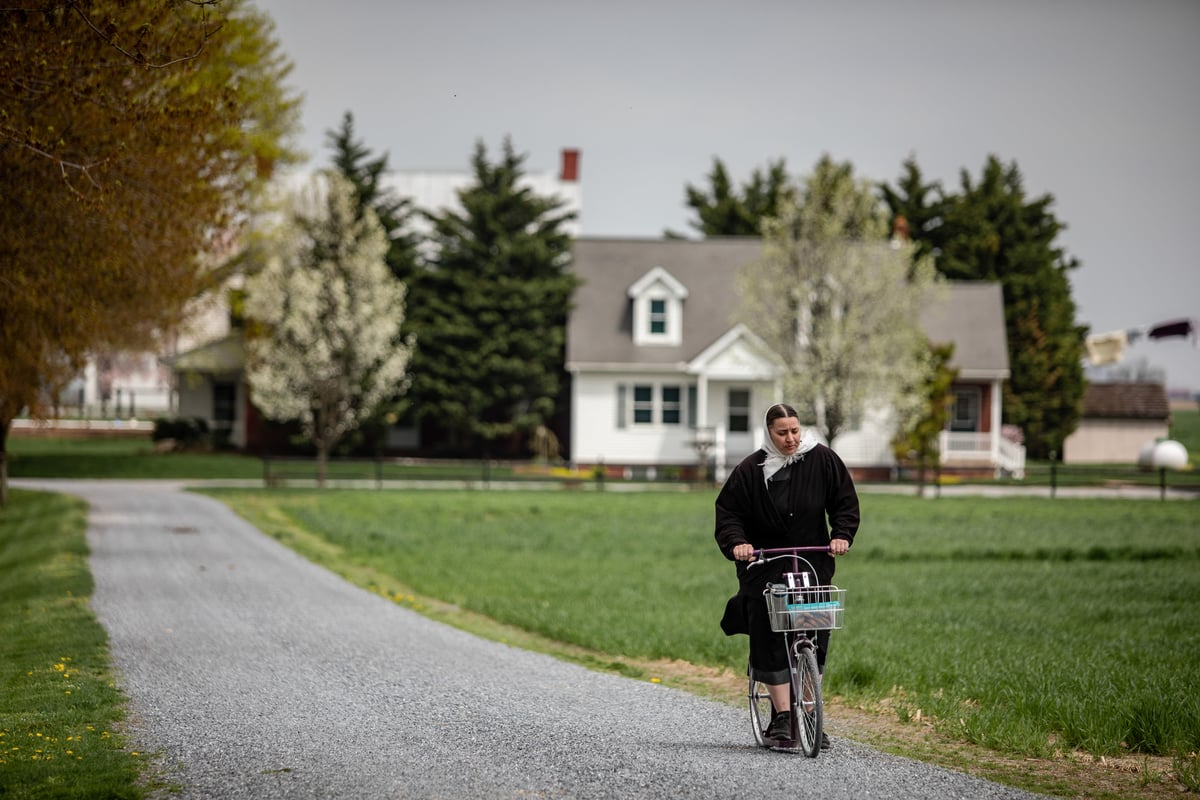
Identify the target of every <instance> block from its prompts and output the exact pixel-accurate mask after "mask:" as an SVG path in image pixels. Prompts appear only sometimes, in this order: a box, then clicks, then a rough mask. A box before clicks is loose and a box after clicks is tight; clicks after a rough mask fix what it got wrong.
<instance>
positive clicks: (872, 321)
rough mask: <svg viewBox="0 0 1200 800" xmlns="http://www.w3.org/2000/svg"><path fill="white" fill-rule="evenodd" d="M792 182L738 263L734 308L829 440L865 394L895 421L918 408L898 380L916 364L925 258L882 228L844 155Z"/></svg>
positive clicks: (912, 379) (928, 271)
mask: <svg viewBox="0 0 1200 800" xmlns="http://www.w3.org/2000/svg"><path fill="white" fill-rule="evenodd" d="M801 188H802V191H801V192H800V199H799V200H798V201H797V200H792V199H788V200H785V202H784V203H783V204H782V206H781V209H780V212H779V215H778V217H775V218H770V219H767V220H766V221H765V222H764V224H763V255H762V258H761V259H760V260H759V261H757V262H755V263H753V264H748V265H746V266H745V267H743V268H742V270H741V271H740V272H739V273H738V289H739V293H740V295H741V306H740V308H739V317H740V318H741V319H742V320H743V321H744V322H745V323H746V324H747V325H748V326H749V327H750V328H751V329H752V330H753V331H755V333H757V334H758V335H759V336H760V337H761V338H762V339H763V340H764V341H765V342H766V343H767V344H768V345H769V346H770V347H771V349H772V350H773V351H774V352H775V353H777V354H779V355H780V356H781V357H782V358H783V359H784V361H785V363H786V365H787V369H786V373H785V374H784V378H783V383H784V392H785V397H786V398H787V399H788V400H789V402H792V403H794V404H795V405H796V406H797V410H798V411H799V412H800V413H801V414H808V415H811V417H812V419H813V421H814V422H815V425H816V427H817V429H818V430H820V431H821V433H822V434H823V435H824V436H825V438H826V440H827V441H829V442H830V443H832V442H833V440H834V438H836V437H837V435H838V434H839V433H841V432H843V431H845V430H846V429H847V428H848V427H849V426H850V421H851V420H852V419H854V418H855V417H856V416H858V415H860V414H862V413H863V411H864V410H865V409H866V405H867V404H868V403H871V402H892V403H893V408H894V409H895V410H896V412H897V416H898V417H899V418H900V420H899V421H900V422H901V424H905V423H906V422H907V418H908V417H910V416H911V415H912V414H913V413H915V412H917V411H919V410H921V409H920V408H919V406H918V404H916V403H915V401H914V400H913V398H912V397H905V396H903V394H902V391H903V387H904V386H911V385H915V384H919V383H920V382H921V377H922V375H923V374H924V370H925V369H926V368H927V365H926V364H925V363H924V361H923V360H922V359H921V358H920V356H919V353H920V352H921V346H922V345H923V344H924V333H923V331H922V330H921V327H920V322H919V320H918V313H919V312H920V310H921V307H922V306H923V305H924V304H925V303H927V302H928V301H929V300H930V297H931V294H930V293H931V292H932V291H933V290H934V286H935V282H936V278H935V275H936V273H935V271H934V268H933V264H932V261H931V260H929V259H923V260H919V261H917V262H916V263H915V264H914V262H913V260H912V247H911V245H909V244H908V243H905V242H889V241H888V240H887V217H886V213H885V211H884V209H883V208H882V207H881V204H880V202H879V200H878V199H877V198H876V196H875V194H874V191H873V189H872V187H871V185H870V184H869V183H868V182H866V181H856V180H855V179H854V177H853V173H852V168H851V166H850V165H849V164H835V163H834V162H832V161H831V160H830V159H829V158H828V157H825V158H823V159H822V160H821V161H819V162H818V163H817V166H816V169H815V170H814V172H813V174H812V175H811V176H810V177H809V178H807V180H806V181H805V183H804V186H803V187H801Z"/></svg>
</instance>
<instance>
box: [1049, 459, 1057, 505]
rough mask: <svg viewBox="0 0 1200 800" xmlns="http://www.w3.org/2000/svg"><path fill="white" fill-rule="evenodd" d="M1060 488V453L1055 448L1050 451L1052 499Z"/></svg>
mask: <svg viewBox="0 0 1200 800" xmlns="http://www.w3.org/2000/svg"><path fill="white" fill-rule="evenodd" d="M1057 490H1058V453H1057V452H1055V451H1054V450H1051V451H1050V499H1051V500H1053V499H1054V494H1055V492H1056V491H1057Z"/></svg>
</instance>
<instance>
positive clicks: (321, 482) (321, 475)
mask: <svg viewBox="0 0 1200 800" xmlns="http://www.w3.org/2000/svg"><path fill="white" fill-rule="evenodd" d="M328 462H329V446H328V445H326V444H325V443H324V442H320V443H318V444H317V488H318V489H324V488H325V469H326V466H327V465H328Z"/></svg>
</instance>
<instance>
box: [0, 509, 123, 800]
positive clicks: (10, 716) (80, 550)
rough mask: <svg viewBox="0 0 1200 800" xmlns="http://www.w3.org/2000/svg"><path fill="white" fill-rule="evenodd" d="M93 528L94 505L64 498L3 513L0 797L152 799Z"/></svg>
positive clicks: (0, 549)
mask: <svg viewBox="0 0 1200 800" xmlns="http://www.w3.org/2000/svg"><path fill="white" fill-rule="evenodd" d="M86 527H87V506H86V504H85V503H84V502H83V501H81V500H76V499H72V498H67V497H65V496H62V495H54V494H45V493H41V492H25V491H20V490H14V491H13V492H12V494H11V496H10V498H9V505H8V506H7V507H6V508H5V509H3V511H0V686H3V691H0V796H4V797H20V798H24V799H25V800H37V799H39V798H46V799H47V800H51V799H53V800H72V799H73V798H79V800H83V799H84V798H97V797H105V798H138V797H142V796H144V791H145V789H144V788H143V785H142V783H141V777H140V776H141V770H142V762H143V761H144V759H143V758H141V757H140V754H139V753H137V752H134V751H133V750H131V749H130V748H129V746H128V745H127V743H126V741H125V739H124V737H122V736H121V735H120V728H121V724H122V718H123V713H124V711H123V709H124V700H125V698H124V695H123V694H122V693H121V691H120V689H119V688H118V687H117V686H116V685H115V684H114V678H113V675H112V671H111V664H110V659H109V651H108V641H107V637H106V635H105V633H104V629H103V628H102V627H101V626H100V624H99V623H98V622H97V621H96V618H95V616H94V615H93V613H92V611H91V609H90V608H89V606H88V598H89V596H90V595H91V592H92V577H91V573H90V571H89V569H88V564H87V555H88V551H87V543H86V539H85V531H86Z"/></svg>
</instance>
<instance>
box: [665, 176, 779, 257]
mask: <svg viewBox="0 0 1200 800" xmlns="http://www.w3.org/2000/svg"><path fill="white" fill-rule="evenodd" d="M708 182H709V188H708V190H704V189H700V188H697V187H695V186H692V185H691V184H688V185H687V189H686V192H687V205H688V207H690V208H691V209H692V210H693V211H695V212H696V219H694V220H692V221H691V222H689V224H690V225H691V226H692V227H693V228H694V229H695V230H696V231H697V232H698V233H700V234H701V235H703V236H705V237H711V236H761V235H762V224H763V220H765V219H767V218H768V217H777V216H779V212H780V209H781V207H782V203H783V202H784V201H785V200H787V199H789V198H794V197H795V190H794V189H793V188H792V187H791V186H790V178H789V177H788V174H787V169H786V167H785V166H784V161H783V159H782V158H781V159H779V160H778V161H772V162H768V163H767V169H766V171H765V172H764V171H763V170H761V169H755V170H754V172H753V173H751V175H750V180H749V181H747V182H746V183H745V184H744V185H743V186H742V188H741V190H740V191H738V190H737V189H735V188H734V186H733V181H731V180H730V179H729V172H728V171H727V170H726V169H725V164H724V163H723V162H722V161H721V159H719V158H714V159H713V168H712V172H710V173H709V174H708ZM666 235H667V237H668V238H682V237H681V236H680V234H677V233H673V232H671V231H667V232H666Z"/></svg>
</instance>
